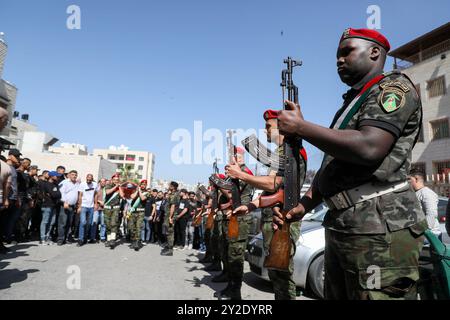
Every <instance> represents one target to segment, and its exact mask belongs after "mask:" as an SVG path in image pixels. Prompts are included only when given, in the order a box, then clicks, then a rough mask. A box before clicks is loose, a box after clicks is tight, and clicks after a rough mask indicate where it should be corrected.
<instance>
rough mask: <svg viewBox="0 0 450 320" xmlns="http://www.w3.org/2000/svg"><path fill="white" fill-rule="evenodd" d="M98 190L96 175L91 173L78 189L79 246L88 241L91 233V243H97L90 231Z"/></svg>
mask: <svg viewBox="0 0 450 320" xmlns="http://www.w3.org/2000/svg"><path fill="white" fill-rule="evenodd" d="M96 192H97V183H95V182H94V176H93V175H92V174H90V173H89V174H88V175H87V176H86V182H82V183H80V186H79V191H78V210H77V213H78V214H80V229H79V234H78V246H79V247H81V246H82V245H84V244H85V243H86V241H87V238H88V235H89V234H91V237H90V238H91V239H90V241H89V243H95V238H93V237H92V232H91V233H90V232H89V231H90V227H91V225H92V218H93V217H94V205H95V201H94V199H95V194H96ZM94 235H95V233H94Z"/></svg>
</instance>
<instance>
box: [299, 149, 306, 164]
mask: <svg viewBox="0 0 450 320" xmlns="http://www.w3.org/2000/svg"><path fill="white" fill-rule="evenodd" d="M300 155H301V156H302V158H303V160H305V161H308V155H307V154H306V150H305V148H301V149H300Z"/></svg>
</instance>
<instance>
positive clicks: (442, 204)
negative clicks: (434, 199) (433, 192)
mask: <svg viewBox="0 0 450 320" xmlns="http://www.w3.org/2000/svg"><path fill="white" fill-rule="evenodd" d="M447 204H448V198H445V197H439V202H438V220H439V223H445V214H446V211H447Z"/></svg>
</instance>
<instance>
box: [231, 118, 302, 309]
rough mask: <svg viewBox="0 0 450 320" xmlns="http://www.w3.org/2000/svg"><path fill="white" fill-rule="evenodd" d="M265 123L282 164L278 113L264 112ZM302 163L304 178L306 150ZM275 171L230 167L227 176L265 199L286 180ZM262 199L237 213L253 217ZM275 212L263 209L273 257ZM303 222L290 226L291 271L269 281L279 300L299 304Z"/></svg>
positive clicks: (263, 224)
mask: <svg viewBox="0 0 450 320" xmlns="http://www.w3.org/2000/svg"><path fill="white" fill-rule="evenodd" d="M263 116H264V120H265V122H266V134H267V142H269V143H275V144H276V145H277V146H278V147H277V149H276V150H275V155H277V156H278V160H279V159H280V157H281V156H282V155H283V154H284V152H283V142H284V137H283V135H280V133H279V130H278V120H277V118H278V112H277V111H274V110H267V111H265V112H264V115H263ZM300 154H301V157H302V159H303V160H304V161H303V162H302V165H301V166H300V169H301V171H300V173H299V176H300V177H302V176H303V177H304V176H305V174H306V152H305V150H304V149H302V150H301V152H300ZM274 169H276V168H270V171H269V173H268V175H267V176H252V175H249V174H248V173H245V172H243V171H242V170H239V168H237V167H236V166H233V165H230V166H228V167H227V173H228V174H229V175H231V176H232V177H233V178H237V179H240V180H242V181H244V182H246V183H248V184H251V185H252V186H254V187H256V188H258V189H261V190H264V192H263V193H262V195H261V196H269V195H272V194H274V193H275V192H276V191H277V190H276V185H277V184H278V185H279V184H281V183H282V178H281V176H283V174H282V172H277V171H275V170H274ZM259 199H260V198H258V199H256V200H255V201H253V202H252V204H250V205H249V206H247V205H245V206H241V207H239V208H238V209H237V210H235V211H237V212H238V213H239V214H249V213H250V211H251V209H252V208H254V209H256V208H258V207H259ZM272 220H273V209H272V208H262V209H261V231H262V235H263V247H264V253H265V254H266V255H268V254H269V251H270V250H269V249H270V243H271V241H272V237H273V232H274V230H273V226H272ZM300 227H301V223H300V221H294V222H292V223H291V224H290V229H289V233H290V236H291V240H292V247H291V250H292V251H291V259H290V264H289V271H288V272H284V271H280V270H273V269H270V270H268V275H269V279H270V281H271V282H272V286H273V291H274V294H275V300H295V299H296V293H297V292H296V285H295V282H294V280H293V278H292V275H293V273H294V259H293V257H294V254H295V244H296V243H297V241H298V239H299V237H300Z"/></svg>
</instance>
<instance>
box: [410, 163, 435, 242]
mask: <svg viewBox="0 0 450 320" xmlns="http://www.w3.org/2000/svg"><path fill="white" fill-rule="evenodd" d="M408 180H409V181H410V183H411V186H412V187H413V189H414V191H416V196H417V199H419V203H420V205H421V207H422V210H423V212H424V213H425V217H426V219H427V222H428V229H430V230H431V232H433V233H434V234H435V235H436V236H438V237H439V238H440V239H441V237H442V232H441V228H440V226H439V220H438V202H439V197H438V195H437V194H436V193H435V192H434V191H433V190H431V189H430V188H428V187H425V176H424V174H423V173H422V172H420V171H417V170H411V173H410V174H409V177H408ZM441 240H442V239H441Z"/></svg>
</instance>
